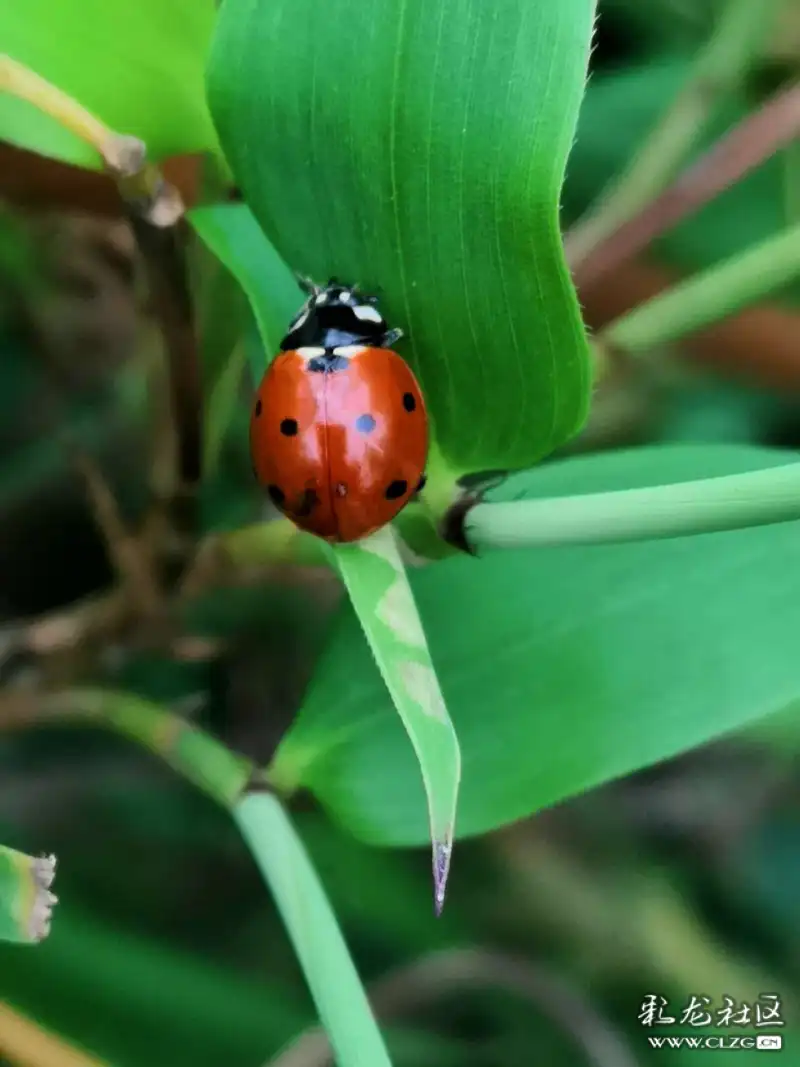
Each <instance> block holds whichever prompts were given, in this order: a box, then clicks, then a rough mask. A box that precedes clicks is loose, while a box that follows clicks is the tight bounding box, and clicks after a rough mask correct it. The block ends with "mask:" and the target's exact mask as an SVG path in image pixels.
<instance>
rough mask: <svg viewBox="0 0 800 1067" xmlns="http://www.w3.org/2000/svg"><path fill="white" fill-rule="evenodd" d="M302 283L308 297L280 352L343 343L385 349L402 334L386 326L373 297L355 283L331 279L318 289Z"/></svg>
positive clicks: (329, 346) (328, 346) (312, 285)
mask: <svg viewBox="0 0 800 1067" xmlns="http://www.w3.org/2000/svg"><path fill="white" fill-rule="evenodd" d="M302 284H303V287H304V288H305V290H306V292H307V293H308V294H309V295H308V299H307V300H306V302H305V304H304V305H303V306H302V308H301V309H300V311H299V312H298V314H297V315H296V316H295V318H294V320H293V321H292V323H291V324H290V326H289V329H288V331H287V333H286V336H285V337H284V339H283V341H282V342H281V349H282V350H283V351H284V352H286V351H289V350H290V349H297V348H325V349H333V348H340V347H343V346H345V345H369V346H371V347H375V348H385V347H388V346H389V345H391V344H394V342H395V341H397V340H398V339H399V338H400V337H401V336H402V331H400V330H390V329H389V326H388V323H387V322H386V320H385V319H384V317H383V315H381V313H380V311H379V310H378V308H377V298H376V297H374V296H365V295H364V294H363V293H361V292H359V290H358V289H357V288H356V287H355V286H347V285H340V284H339V283H338V282H335V281H333V280H331V281H330V282H329V283H328V284H327V285H326V286H324V287H321V288H320V287H318V286H316V285H314V284H313V283H310V282H302Z"/></svg>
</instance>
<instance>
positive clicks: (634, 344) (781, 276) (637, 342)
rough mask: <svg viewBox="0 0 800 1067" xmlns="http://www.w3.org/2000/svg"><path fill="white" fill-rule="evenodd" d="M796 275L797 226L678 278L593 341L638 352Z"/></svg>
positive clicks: (799, 254)
mask: <svg viewBox="0 0 800 1067" xmlns="http://www.w3.org/2000/svg"><path fill="white" fill-rule="evenodd" d="M798 275H800V225H797V226H794V227H792V229H789V230H785V231H784V232H783V233H779V234H778V235H777V236H775V237H770V238H768V239H767V240H766V241H762V242H761V243H760V244H758V245H755V246H754V247H753V248H749V249H748V250H747V251H746V252H743V253H741V254H740V255H737V256H734V257H732V258H731V259H728V260H725V261H724V262H723V263H721V264H719V266H715V267H711V268H710V269H709V270H707V271H703V272H702V273H701V274H698V275H696V276H695V277H692V278H687V279H686V280H685V281H683V282H679V283H678V284H677V285H675V286H673V287H672V288H671V289H669V290H668V291H667V292H665V293H662V294H661V295H659V296H656V297H654V298H653V299H652V300H648V301H647V303H645V304H642V305H640V306H639V307H637V308H635V309H634V310H633V311H631V312H630V313H629V314H628V315H625V316H624V317H623V318H621V319H618V320H617V321H616V322H615V323H613V324H612V325H611V326H609V327H608V328H607V329H605V330H603V332H602V333H601V334H600V335H599V337H598V341H599V342H600V343H601V344H602V343H606V344H609V345H611V346H612V347H614V348H618V349H622V350H623V351H625V352H640V351H642V350H643V349H648V348H652V347H653V346H654V345H661V344H666V343H667V342H669V341H674V340H677V339H678V338H680V337H683V336H685V335H686V334H689V333H692V332H693V331H694V330H699V329H702V327H704V326H709V325H711V324H712V323H714V322H718V321H719V320H720V319H723V318H725V317H726V316H728V315H730V314H732V313H733V312H734V311H738V310H739V309H740V308H742V307H745V306H746V305H747V304H752V303H754V302H755V301H757V300H760V299H761V298H762V297H765V296H768V295H769V294H770V293H773V292H775V291H776V290H777V289H780V288H781V287H782V286H784V285H786V284H788V283H789V282H791V281H792V280H793V279H794V278H796V277H797V276H798Z"/></svg>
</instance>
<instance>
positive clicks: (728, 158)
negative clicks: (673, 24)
mask: <svg viewBox="0 0 800 1067" xmlns="http://www.w3.org/2000/svg"><path fill="white" fill-rule="evenodd" d="M799 134H800V84H797V85H792V86H790V87H789V88H788V89H784V90H783V91H782V92H778V93H776V95H775V96H773V97H772V98H771V99H770V100H768V101H767V102H766V103H765V104H764V105H762V107H760V108H759V109H758V111H755V112H754V113H753V114H751V115H748V116H747V117H746V118H744V119H743V120H742V121H741V122H740V123H739V124H738V125H737V126H735V127H734V128H733V129H732V130H730V131H729V132H728V133H727V134H726V135H725V136H724V137H723V138H721V140H719V141H718V142H717V143H716V144H715V145H714V146H713V147H712V148H711V149H710V150H709V151H708V152H706V154H705V155H704V156H702V157H701V159H700V160H698V162H697V163H695V164H694V165H693V166H691V167H689V168H688V169H687V170H686V171H685V172H684V173H683V174H682V175H681V176H680V177H679V178H678V179H677V181H676V182H675V183H674V184H673V185H672V186H671V187H670V188H669V189H667V190H666V192H664V193H662V194H661V196H659V197H657V198H656V199H655V200H653V201H651V202H650V203H649V204H647V205H646V207H644V208H643V209H642V210H641V211H640V212H639V213H638V215H635V216H634V217H633V218H631V219H629V220H628V221H627V222H624V223H622V225H621V226H620V227H619V229H617V230H616V231H615V232H614V233H612V234H610V236H608V237H607V238H605V239H604V240H603V241H601V242H600V243H599V244H598V245H597V247H596V248H594V249H593V250H592V251H591V252H590V253H589V254H588V255H587V256H586V258H585V259H583V260H582V261H581V262H580V263H579V264H577V265H576V267H575V270H574V277H575V281H576V283H577V284H578V286H580V287H584V288H585V287H587V286H589V285H591V284H592V283H594V282H596V281H597V280H598V279H599V278H601V277H603V276H604V275H606V274H608V273H610V272H611V271H613V270H615V269H616V268H617V267H619V266H620V264H622V263H624V262H625V261H627V260H628V259H631V258H632V257H633V256H635V255H636V253H637V252H641V251H642V250H643V249H644V248H646V247H647V245H649V244H650V243H651V242H652V241H653V240H655V238H657V237H659V236H660V235H661V234H662V233H665V232H666V231H667V230H670V229H672V228H673V227H674V226H676V225H677V224H678V223H679V222H681V221H682V220H683V219H685V218H686V217H687V216H689V215H691V214H693V213H694V212H695V211H698V210H699V209H700V208H701V207H703V205H704V204H707V203H708V202H709V201H711V200H713V199H714V198H715V197H717V196H719V194H720V193H722V192H724V191H725V190H726V189H727V188H729V187H730V186H732V185H734V184H735V183H736V182H738V181H741V179H742V178H744V177H745V175H747V174H749V173H750V171H752V170H755V168H756V167H759V166H760V165H761V164H762V163H763V162H764V161H765V160H766V159H769V157H770V156H772V155H774V154H775V153H776V152H778V151H779V150H780V149H782V148H785V147H786V146H788V145H790V144H791V143H792V142H794V141H796V139H797V137H798V135H799Z"/></svg>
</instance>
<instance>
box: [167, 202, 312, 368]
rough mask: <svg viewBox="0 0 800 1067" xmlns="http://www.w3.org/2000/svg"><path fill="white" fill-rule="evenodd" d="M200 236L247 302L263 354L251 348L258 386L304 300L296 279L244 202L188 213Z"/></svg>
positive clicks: (201, 208)
mask: <svg viewBox="0 0 800 1067" xmlns="http://www.w3.org/2000/svg"><path fill="white" fill-rule="evenodd" d="M186 217H187V219H188V220H189V222H190V223H191V225H192V227H193V228H194V230H195V232H196V233H197V235H198V237H200V239H201V240H202V241H203V243H204V244H205V245H206V246H207V247H208V248H209V249H210V251H211V252H213V253H214V255H215V256H216V257H217V259H219V260H220V261H221V262H222V263H223V264H224V265H225V266H226V267H227V268H228V270H229V271H230V272H231V274H232V275H233V276H234V278H236V280H237V281H238V283H239V285H240V286H241V287H242V289H243V290H244V292H245V293H246V295H247V299H248V300H249V301H250V307H251V308H252V311H253V314H254V315H255V318H256V322H257V323H258V329H259V333H260V334H261V340H262V341H263V343H264V352H263V353H258V352H256V351H255V350H254V349H252V348H249V349H248V353H249V355H250V370H251V373H252V377H253V382H254V384H256V385H258V383H259V382H260V381H261V377H262V375H263V373H264V371H265V370H266V369H267V366H268V364H269V363H270V362H271V360H272V357H273V356H274V354H275V353H276V352H277V351H278V347H279V345H280V342H281V338H282V337H283V335H284V333H285V332H286V327H287V325H288V323H289V322H291V320H292V317H293V316H294V315H295V314H296V312H297V310H298V308H299V307H300V306H301V304H302V303H303V300H304V296H303V293H302V291H301V289H300V287H299V286H298V284H297V281H296V279H295V277H294V275H293V274H292V272H291V271H290V270H289V268H288V267H287V266H286V264H285V263H284V262H283V260H282V259H281V258H280V256H279V255H278V253H277V252H276V251H275V249H274V248H273V247H272V245H271V244H270V242H269V240H268V239H267V237H265V235H264V232H263V231H262V229H261V227H260V226H259V225H258V223H257V222H256V220H255V218H254V216H253V214H252V212H251V211H250V209H249V208H248V207H247V206H246V205H244V204H216V205H214V206H213V207H198V208H194V209H193V210H192V211H189V212H187V215H186Z"/></svg>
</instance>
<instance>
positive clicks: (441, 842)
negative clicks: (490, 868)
mask: <svg viewBox="0 0 800 1067" xmlns="http://www.w3.org/2000/svg"><path fill="white" fill-rule="evenodd" d="M334 551H335V554H336V560H337V563H338V566H339V571H340V573H341V575H342V579H343V581H344V584H345V586H346V587H347V591H348V593H349V594H350V600H351V601H352V604H353V607H354V609H355V611H356V614H357V615H358V617H359V620H360V621H361V626H362V627H363V630H364V633H365V634H366V637H367V641H368V642H369V646H370V648H371V649H372V654H373V656H374V657H375V661H376V662H377V664H378V669H379V670H380V672H381V675H382V676H383V680H384V682H385V683H386V687H387V689H388V690H389V693H390V695H391V697H392V701H393V702H394V706H395V708H396V709H397V712H398V714H399V715H400V718H401V719H402V720H403V725H404V726H405V728H406V730H407V731H408V736H409V737H410V738H411V743H412V745H413V746H414V751H415V752H416V754H417V760H418V761H419V766H420V770H421V772H422V780H423V782H424V785H425V794H426V796H427V799H428V814H429V818H430V827H431V844H432V846H433V881H434V899H435V906H436V913H437V915H438V914H440V913H441V910H442V907H443V905H444V894H445V888H446V885H447V875H448V872H449V870H450V856H451V854H452V850H453V833H454V829H455V821H456V804H457V800H458V786H459V781H460V778H461V752H460V749H459V746H458V738H457V736H456V732H455V729H454V728H453V724H452V722H451V721H450V716H449V715H448V713H447V708H446V707H445V703H444V698H443V697H442V693H441V690H440V688H439V682H438V679H437V677H436V672H435V670H434V668H433V663H432V662H431V657H430V653H429V652H428V643H427V640H426V638H425V631H424V630H423V629H422V623H421V622H420V618H419V612H418V611H417V605H416V604H415V603H414V597H413V595H412V593H411V586H410V585H409V583H408V578H407V577H406V571H405V567H404V566H403V561H402V558H401V556H400V550H399V545H398V542H397V538H396V534H395V532H394V530H393V528H392V527H391V526H385V527H384V528H383V529H382V530H379V531H378V532H377V533H375V534H373V535H372V536H371V537H368V538H366V539H365V540H363V541H357V542H354V543H353V544H347V545H337V546H336V548H335V549H334Z"/></svg>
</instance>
